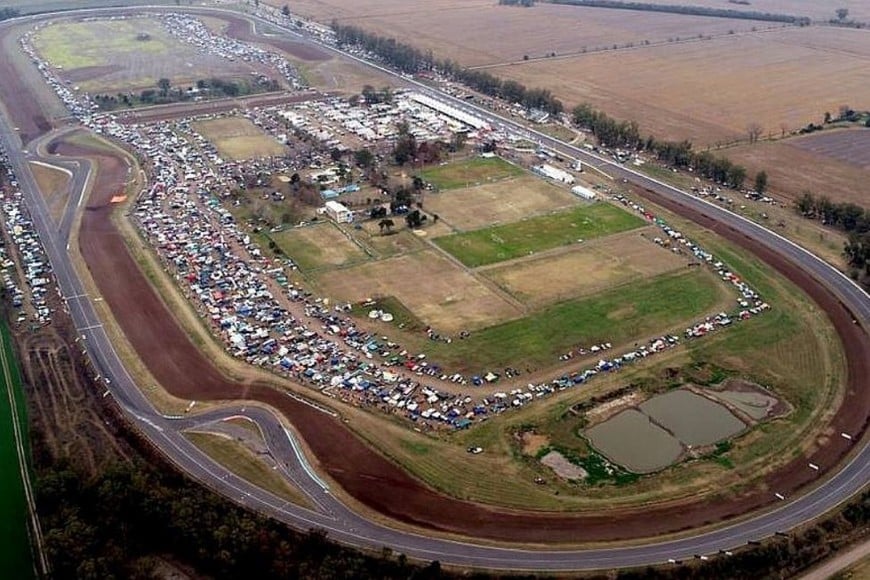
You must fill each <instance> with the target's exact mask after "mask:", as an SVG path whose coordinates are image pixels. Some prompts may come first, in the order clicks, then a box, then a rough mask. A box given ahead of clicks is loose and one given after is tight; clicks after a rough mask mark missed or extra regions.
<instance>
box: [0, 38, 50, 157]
mask: <svg viewBox="0 0 870 580" xmlns="http://www.w3.org/2000/svg"><path fill="white" fill-rule="evenodd" d="M10 34H15V29H13V28H10V27H3V28H2V29H0V45H2V44H3V43H5V42H6V41H7V36H9V35H10ZM16 47H17V45H16ZM21 74H22V73H21V71H19V70H18V68H17V67H16V66H15V64H14V63H13V62H12V59H11V58H8V57H3V58H0V79H3V80H0V103H2V104H3V106H5V107H6V111H7V114H8V116H9V119H10V121H11V122H12V126H13V127H18V129H19V134H20V135H21V142H22V143H24V144H27V143H29V142H30V141H31V140H33V139H35V138H37V137H39V136H40V135H44V134H45V133H47V132H48V131H50V130H51V129H52V124H51V122H50V121H49V119H48V118H47V117H46V116H45V113H44V112H43V110H42V107H40V105H39V101H38V100H37V98H36V96H35V95H32V94H30V92H29V91H28V90H26V89H25V90H22V86H26V84H25V83H23V82H18V81H16V79H19V78H20V76H21ZM34 74H36V73H34Z"/></svg>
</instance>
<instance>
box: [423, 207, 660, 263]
mask: <svg viewBox="0 0 870 580" xmlns="http://www.w3.org/2000/svg"><path fill="white" fill-rule="evenodd" d="M644 223H645V222H644V221H643V219H641V218H639V217H637V216H635V215H632V214H630V213H628V212H626V211H624V210H622V209H620V208H618V207H616V206H614V205H611V204H609V203H603V202H599V203H594V204H592V205H581V206H577V207H576V208H574V209H572V210H570V211H566V212H560V213H556V214H551V215H545V216H539V217H534V218H530V219H527V220H523V221H520V222H516V223H512V224H506V225H501V226H493V227H490V228H484V229H481V230H476V231H473V232H466V233H461V234H453V235H450V236H444V237H441V238H437V239H435V240H434V241H435V243H436V244H438V246H439V247H441V249H443V250H444V251H446V252H448V253H449V254H451V255H453V256H454V257H455V258H456V259H458V260H459V261H460V262H462V263H463V264H465V265H466V266H468V267H470V268H475V267H477V266H483V265H486V264H494V263H496V262H502V261H505V260H511V259H513V258H520V257H522V256H527V255H529V254H533V253H535V252H540V251H543V250H549V249H552V248H557V247H559V246H565V245H568V244H573V243H577V242H578V241H579V240H588V239H591V238H597V237H601V236H605V235H608V234H614V233H617V232H622V231H626V230H631V229H634V228H639V227H641V226H643V225H644Z"/></svg>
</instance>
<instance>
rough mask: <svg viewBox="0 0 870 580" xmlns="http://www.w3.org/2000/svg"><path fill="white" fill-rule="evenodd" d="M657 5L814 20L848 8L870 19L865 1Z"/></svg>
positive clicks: (677, 0) (713, 0) (677, 1)
mask: <svg viewBox="0 0 870 580" xmlns="http://www.w3.org/2000/svg"><path fill="white" fill-rule="evenodd" d="M655 3H656V4H674V5H677V6H685V5H686V4H689V5H696V6H705V7H710V8H722V9H725V10H729V9H730V10H747V11H752V12H771V13H776V14H791V15H794V16H807V17H809V18H812V19H814V20H815V19H818V20H829V19H830V18H834V17H835V14H834V9H835V8H841V7H842V8H848V9H849V18H854V19H856V20H867V19H870V6H868V5H867V3H866V2H864V1H863V0H839V1H838V2H834V3H830V2H807V1H806V0H752V3H751V4H749V5H747V6H740V5H735V4H733V3H731V2H729V1H728V0H694V1H693V2H686V1H685V0H656V2H655Z"/></svg>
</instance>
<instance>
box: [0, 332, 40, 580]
mask: <svg viewBox="0 0 870 580" xmlns="http://www.w3.org/2000/svg"><path fill="white" fill-rule="evenodd" d="M0 332H2V338H3V345H2V348H3V356H4V358H5V363H6V364H7V365H8V369H9V376H8V377H7V375H6V373H5V372H4V373H3V375H2V382H3V386H4V388H3V389H2V396H0V474H2V475H0V486H2V487H0V489H2V490H3V493H2V494H0V522H2V525H0V570H3V572H4V576H5V577H7V578H33V572H34V570H33V560H32V553H31V549H30V542H29V534H28V529H27V500H26V498H25V495H24V482H22V480H21V471H20V469H19V463H18V452H17V449H16V445H15V436H14V432H13V427H12V421H13V414H12V410H13V407H12V404H13V403H12V402H10V397H11V398H12V399H13V400H14V405H15V407H14V409H15V414H16V415H17V417H18V419H19V421H20V426H21V429H22V435H23V436H24V437H26V435H27V430H28V428H27V409H26V407H25V404H24V394H23V392H22V390H21V376H20V375H19V372H18V367H17V365H16V364H15V353H14V352H13V350H12V346H11V337H10V335H9V329H8V328H7V327H6V323H5V321H4V322H3V323H2V328H0ZM23 443H24V447H25V453H27V454H28V456H29V450H28V445H27V440H26V439H25V441H24V442H23Z"/></svg>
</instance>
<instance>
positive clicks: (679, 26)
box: [277, 0, 764, 66]
mask: <svg viewBox="0 0 870 580" xmlns="http://www.w3.org/2000/svg"><path fill="white" fill-rule="evenodd" d="M277 5H279V6H280V5H281V4H280V3H277ZM291 10H294V11H295V12H298V13H300V14H303V15H305V16H310V17H314V18H315V19H318V20H320V21H321V22H324V23H327V24H328V23H329V22H330V21H332V19H337V20H338V21H339V22H341V23H343V24H345V23H350V24H355V25H357V26H361V27H363V28H365V29H367V30H370V31H372V32H377V33H379V34H382V35H385V36H388V37H394V38H398V39H399V40H403V41H407V42H411V43H412V44H415V45H417V46H418V47H419V48H421V49H424V50H427V49H431V50H432V51H433V52H434V53H435V55H436V56H438V57H441V58H451V59H453V60H456V61H459V62H461V63H462V64H465V65H470V66H475V65H483V64H491V63H500V62H505V61H519V60H522V59H523V57H524V56H526V55H528V56H529V57H530V58H535V57H544V56H545V55H548V54H550V53H552V52H555V53H556V54H557V55H559V54H566V53H579V52H580V51H581V50H583V48H584V47H585V48H587V49H588V50H593V49H595V48H604V47H610V46H612V45H613V44H614V43H617V44H620V45H623V44H627V43H630V42H633V43H635V44H640V43H642V42H643V41H645V40H649V41H650V42H658V41H666V40H667V39H668V38H673V37H682V38H688V37H697V36H698V35H699V34H702V35H704V36H706V35H711V34H712V35H716V34H726V33H728V31H730V30H735V31H745V30H750V29H751V28H752V26H758V27H759V28H761V27H763V26H764V23H759V22H749V21H746V20H729V19H723V18H706V17H697V16H676V15H672V14H654V13H649V12H647V13H643V17H642V18H640V17H636V18H630V17H626V14H625V12H624V11H622V10H606V9H598V8H578V7H574V6H557V5H552V4H544V3H540V4H538V5H536V6H535V7H534V8H529V9H523V8H520V7H511V6H498V5H497V3H496V2H492V1H490V0H471V1H468V2H463V1H461V0H437V1H434V2H428V3H425V4H417V5H413V6H409V4H408V3H407V2H402V0H367V1H364V2H353V3H350V2H342V1H341V0H300V1H299V2H296V3H294V5H293V7H292V8H291ZM541 22H546V23H547V25H546V26H541V25H540V24H541Z"/></svg>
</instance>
